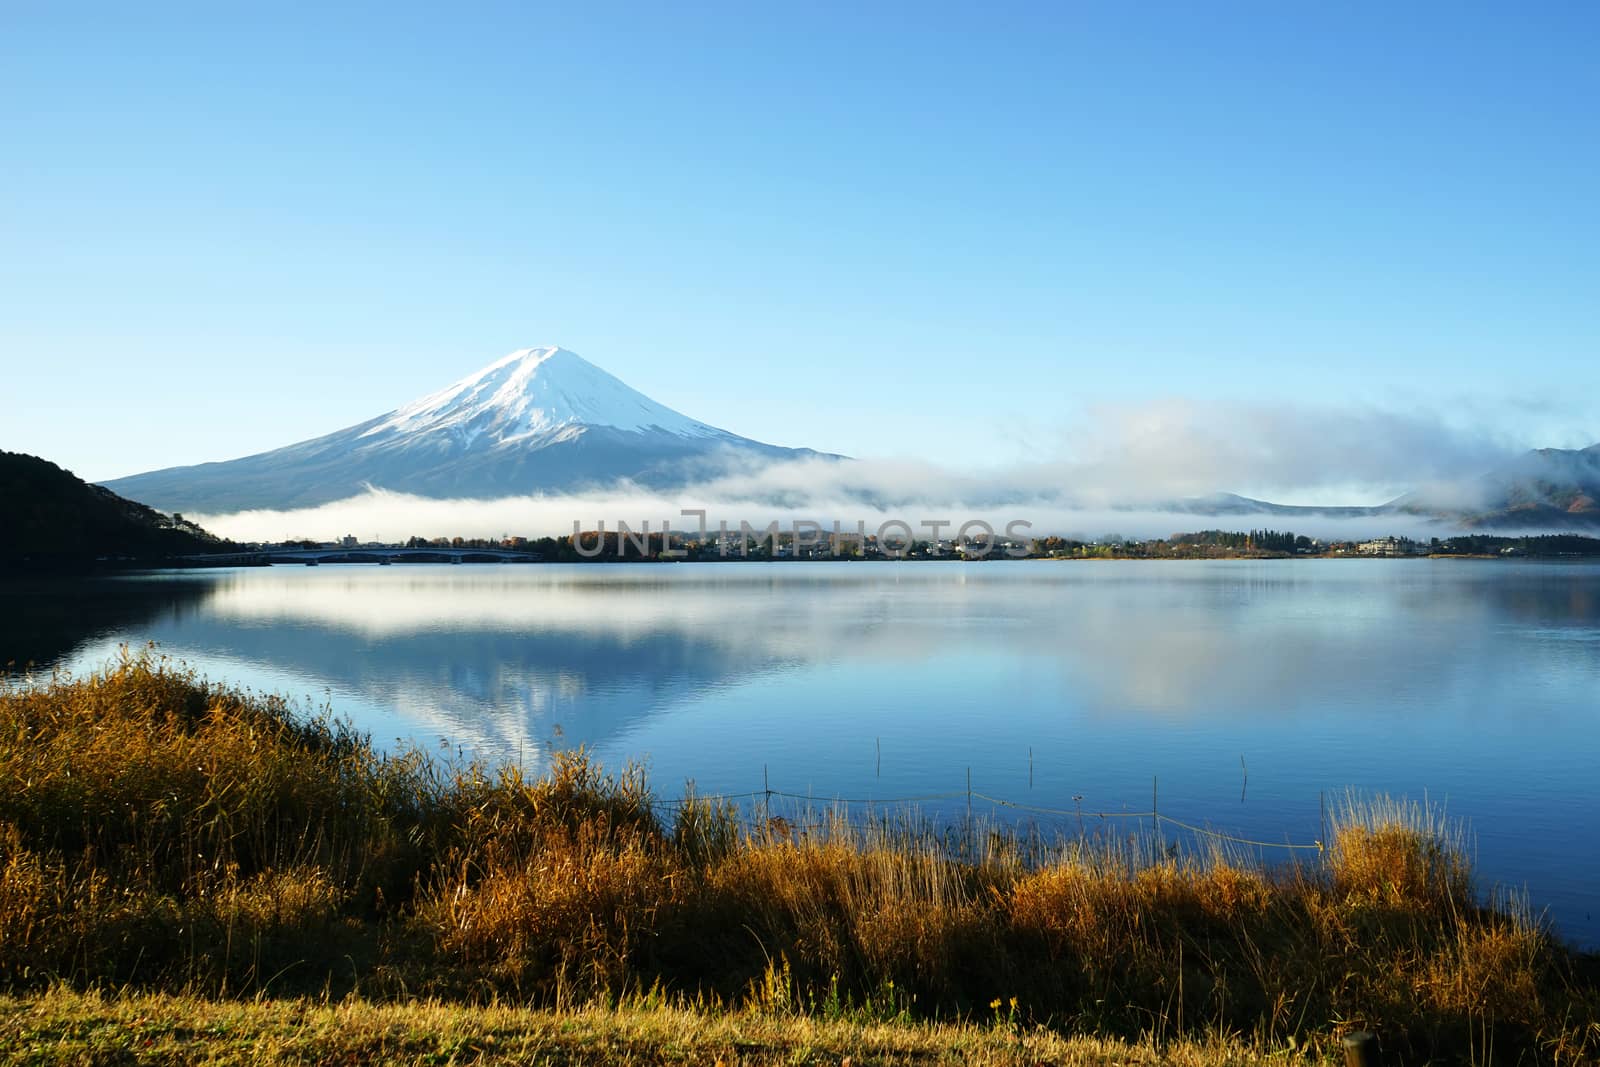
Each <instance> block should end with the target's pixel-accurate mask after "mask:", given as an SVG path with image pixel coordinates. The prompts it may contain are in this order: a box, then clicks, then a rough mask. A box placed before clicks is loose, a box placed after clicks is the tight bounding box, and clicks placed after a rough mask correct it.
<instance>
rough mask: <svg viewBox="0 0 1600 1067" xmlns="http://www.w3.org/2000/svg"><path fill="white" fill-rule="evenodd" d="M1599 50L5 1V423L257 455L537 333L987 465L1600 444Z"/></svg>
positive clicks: (642, 379) (844, 21) (663, 13)
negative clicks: (1240, 452) (1379, 416)
mask: <svg viewBox="0 0 1600 1067" xmlns="http://www.w3.org/2000/svg"><path fill="white" fill-rule="evenodd" d="M580 6H581V7H585V8H592V10H585V11H582V12H579V11H578V10H577V8H579V7H580ZM862 8H866V10H862ZM1597 41H1600V8H1597V7H1595V6H1594V5H1592V4H1570V5H1566V4H1553V3H1552V4H1535V5H1518V6H1513V5H1509V4H1505V5H1497V6H1483V5H1475V4H1461V3H1449V4H1406V5H1387V4H1376V3H1371V4H1348V5H1338V6H1334V5H1321V6H1313V5H1287V4H1278V3H1273V4H1266V3H1262V4H1248V3H1225V4H1208V5H1198V4H1171V5H1169V4H1156V3H1146V4H1139V5H1119V4H1101V5H1087V4H1083V5H1077V4H1068V3H1054V4H1046V5H1037V6H1031V5H1023V4H1011V5H1004V6H1001V7H999V8H998V9H996V7H995V6H994V5H984V6H980V5H975V4H974V5H964V6H953V5H938V4H929V3H916V4H904V5H897V4H873V5H846V4H812V5H775V4H768V5H749V4H729V5H715V4H692V5H659V4H651V5H604V6H596V5H562V6H561V7H559V8H557V7H549V8H542V7H538V6H535V5H523V4H516V5H504V6H497V5H490V4H472V5H452V6H449V7H446V6H445V5H427V6H415V7H412V6H406V5H400V4H373V5H368V6H360V5H355V4H344V5H337V10H331V11H330V10H325V9H323V8H322V7H321V6H320V5H319V6H305V7H299V8H296V7H294V6H292V5H288V4H272V5H253V6H248V5H217V4H196V5H192V6H188V5H175V4H153V5H148V6H147V5H128V4H119V5H105V6H99V5H90V4H63V3H41V4H31V3H22V4H19V3H14V2H6V3H3V4H0V362H3V365H4V370H5V376H4V380H5V383H6V386H5V390H4V394H3V395H4V396H5V397H6V399H7V403H6V405H5V414H4V416H3V421H0V447H3V448H7V449H11V450H20V451H27V452H34V453H37V454H41V455H44V456H45V457H47V458H49V459H52V460H55V461H56V462H59V463H61V464H62V465H64V466H67V467H69V468H71V469H73V470H75V471H76V472H77V473H79V474H81V475H84V476H86V477H90V478H109V477H114V476H118V475H123V474H130V473H134V472H137V471H141V470H146V469H151V468H156V467H161V466H168V465H173V464H179V463H189V462H199V461H204V460H213V459H225V458H231V457H233V456H237V455H242V454H246V453H249V452H255V451H260V450H264V449H267V448H271V447H276V446H278V445H282V444H287V443H290V442H292V441H296V440H300V439H303V438H306V437H310V436H314V435H317V434H320V433H324V432H328V431H331V430H334V429H337V428H340V427H343V426H346V425H349V424H351V423H354V422H357V421H360V420H361V419H364V418H366V417H369V416H371V415H375V414H378V413H379V412H382V411H384V410H387V409H389V408H391V407H394V406H396V405H397V404H399V403H402V402H404V401H406V400H409V399H412V398H414V397H415V396H417V395H419V394H421V393H424V392H427V391H431V390H432V389H435V388H437V387H439V386H442V385H444V384H445V383H447V382H449V381H451V380H453V379H455V378H458V377H460V376H462V375H464V374H466V373H469V372H470V371H472V370H475V369H476V368H478V367H479V366H481V365H482V364H485V363H487V362H490V361H491V360H493V359H495V358H497V357H499V356H501V355H503V354H504V353H506V352H508V351H510V350H512V349H514V348H518V347H523V346H527V345H536V344H546V343H554V344H562V345H565V346H566V347H568V348H571V349H573V350H575V351H577V352H579V353H580V354H582V355H584V356H586V357H587V358H589V359H590V360H592V361H593V362H596V363H598V364H599V365H601V366H603V367H605V368H606V369H608V370H610V371H611V372H612V373H614V374H616V375H618V376H619V377H621V378H622V379H623V380H624V381H627V382H628V383H629V384H631V385H633V386H635V387H636V388H638V389H640V390H642V391H644V392H645V393H648V394H650V395H651V396H653V397H655V398H656V399H658V400H661V401H662V402H664V403H667V404H669V405H671V406H674V407H676V408H678V409H680V410H682V411H684V412H686V413H688V414H690V415H692V416H694V417H696V418H699V419H702V420H705V421H708V422H712V423H715V424H718V425H721V426H724V427H726V428H728V429H731V430H734V431H736V432H739V433H743V434H746V435H749V436H753V437H758V438H761V439H765V440H770V441H775V442H777V443H782V444H796V445H797V444H805V445H809V446H812V447H816V448H822V449H828V450H834V451H841V452H846V453H850V454H853V455H862V456H918V457H925V458H928V459H931V460H933V461H935V462H939V463H943V464H949V465H968V466H979V467H981V466H983V465H985V464H995V463H1015V462H1017V461H1019V460H1034V459H1060V458H1069V459H1070V458H1072V454H1073V453H1074V452H1075V451H1081V450H1082V449H1084V448H1085V447H1088V446H1087V445H1086V441H1088V440H1089V439H1090V438H1093V439H1094V441H1095V442H1098V444H1100V445H1102V446H1103V445H1104V444H1105V443H1106V440H1107V439H1108V438H1109V439H1110V440H1111V441H1112V442H1113V443H1114V442H1115V440H1116V437H1117V434H1119V433H1125V432H1128V427H1130V426H1139V425H1142V424H1143V422H1147V421H1148V418H1147V415H1148V412H1150V411H1157V412H1170V411H1172V410H1174V408H1175V407H1176V408H1178V409H1181V410H1189V411H1194V410H1203V411H1207V412H1210V413H1211V414H1209V415H1207V416H1205V419H1206V420H1209V421H1207V425H1212V426H1216V425H1223V426H1225V425H1227V424H1228V423H1229V422H1230V419H1229V417H1228V414H1227V413H1228V412H1231V411H1237V410H1250V411H1261V410H1268V409H1280V410H1283V409H1286V410H1289V411H1291V412H1296V411H1299V412H1303V413H1304V416H1305V420H1307V421H1306V425H1312V426H1314V425H1316V420H1317V419H1331V420H1338V419H1340V418H1341V417H1342V414H1341V413H1347V414H1351V415H1353V416H1354V417H1357V418H1369V417H1370V416H1371V415H1372V413H1373V412H1379V413H1383V415H1384V417H1385V418H1388V417H1390V416H1394V417H1399V418H1409V417H1411V416H1416V417H1417V418H1418V419H1420V420H1422V422H1423V424H1428V425H1431V424H1434V423H1437V424H1439V425H1442V426H1446V427H1448V428H1449V429H1450V430H1451V432H1452V434H1454V435H1455V437H1456V439H1459V438H1460V437H1461V436H1462V435H1466V436H1474V435H1476V436H1481V437H1483V438H1484V439H1486V440H1490V441H1492V442H1494V444H1495V445H1496V446H1504V447H1508V448H1509V447H1520V446H1523V445H1531V444H1550V445H1564V446H1576V445H1584V444H1589V443H1593V442H1594V441H1596V440H1600V419H1596V418H1595V417H1594V410H1595V409H1594V407H1593V400H1592V398H1593V397H1594V396H1595V395H1596V387H1597V386H1600V358H1597V355H1600V314H1597V312H1596V311H1595V306H1594V305H1595V299H1594V293H1595V291H1596V290H1597V284H1596V283H1597V282H1600V270H1597V268H1600V207H1597V198H1596V196H1595V189H1596V188H1600V130H1597V128H1596V126H1597V115H1600V65H1597V64H1595V63H1594V62H1593V56H1594V49H1595V47H1596V42H1597ZM1108 412H1110V413H1111V414H1110V415H1108V414H1107V413H1108ZM1218 412H1220V413H1222V414H1221V415H1218V414H1216V413H1218ZM1141 420H1143V422H1142V421H1141ZM1291 421H1292V420H1291ZM1240 424H1241V425H1259V422H1254V423H1253V422H1251V420H1248V419H1246V420H1240ZM1108 427H1111V429H1108ZM1375 446H1376V447H1383V446H1384V442H1381V441H1379V442H1375ZM1468 451H1470V450H1468ZM1474 455H1476V454H1475V453H1474ZM1403 476H1404V471H1401V473H1400V474H1399V475H1397V476H1396V480H1403ZM1322 480H1323V482H1324V483H1326V482H1327V481H1328V478H1327V477H1326V476H1323V478H1322ZM1223 483H1224V484H1219V486H1218V488H1222V489H1235V490H1253V489H1261V488H1265V489H1274V490H1276V491H1278V492H1279V495H1280V496H1285V495H1287V496H1293V492H1292V490H1294V488H1295V487H1293V486H1285V485H1277V486H1264V487H1263V486H1258V485H1254V484H1239V483H1237V482H1229V481H1228V480H1227V478H1226V477H1223ZM1303 488H1305V490H1306V492H1307V493H1310V495H1313V496H1314V495H1316V492H1317V491H1318V490H1319V486H1318V485H1309V486H1307V487H1303ZM1323 488H1326V487H1325V486H1324V487H1323Z"/></svg>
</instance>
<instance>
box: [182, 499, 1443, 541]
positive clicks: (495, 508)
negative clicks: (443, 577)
mask: <svg viewBox="0 0 1600 1067" xmlns="http://www.w3.org/2000/svg"><path fill="white" fill-rule="evenodd" d="M1007 496H1008V499H1006V500H1003V501H1002V500H996V499H994V494H992V493H980V494H977V495H976V497H975V499H971V500H962V499H959V498H942V499H935V498H920V499H919V498H915V497H911V496H908V495H905V494H897V495H896V496H895V497H894V498H893V499H892V500H878V501H874V502H867V501H863V500H861V499H859V498H849V497H832V498H816V497H811V498H806V499H787V500H774V499H773V498H772V497H771V496H770V495H767V494H759V495H740V494H732V495H730V494H727V493H724V492H713V491H711V490H709V489H708V488H706V487H694V488H692V489H687V490H684V491H682V492H681V493H680V492H670V493H656V492H649V491H645V490H640V489H637V488H635V487H630V486H617V487H613V488H611V489H608V490H603V491H595V492H592V493H581V494H562V495H540V496H520V497H503V498H500V499H495V500H435V499H429V498H426V497H417V496H410V495H407V494H403V493H391V492H387V491H384V490H381V489H371V490H369V491H367V492H366V493H364V494H362V495H360V496H355V497H351V498H349V499H346V500H341V501H337V502H335V503H332V504H324V505H322V506H320V507H315V508H306V509H301V510H294V511H246V512H240V513H237V514H232V515H205V516H196V517H195V518H196V519H197V520H198V521H199V522H200V523H201V524H202V525H203V526H205V527H206V529H208V530H211V531H212V532H214V533H217V534H220V535H222V536H224V537H228V538H231V539H233V540H238V541H284V540H301V539H309V540H314V541H330V540H334V539H336V538H339V537H342V536H344V535H346V534H353V535H355V536H356V537H357V538H359V539H361V540H363V541H366V540H378V541H385V542H395V541H404V540H406V539H407V538H410V537H413V536H417V537H423V538H434V537H467V538H473V537H484V538H500V537H502V536H505V535H512V536H523V537H530V538H531V537H541V536H563V535H567V534H571V533H572V532H573V530H574V527H575V525H576V527H577V528H579V529H583V530H593V529H597V528H598V527H599V526H600V524H601V523H602V522H604V524H605V528H606V529H608V530H615V529H616V528H617V523H618V522H619V521H621V522H625V523H627V524H628V526H629V527H630V528H631V529H634V530H638V529H640V528H641V527H642V526H643V524H644V523H646V522H648V523H649V528H650V529H651V530H653V531H660V530H661V529H662V528H663V526H664V525H669V526H670V527H671V528H672V529H674V530H682V531H686V532H693V531H696V530H698V529H700V528H701V519H700V517H699V516H698V515H695V514H688V515H685V514H684V512H685V511H703V512H704V513H705V525H706V528H707V529H708V530H710V531H711V532H713V533H714V532H715V531H717V529H718V528H719V524H721V523H726V524H727V526H728V528H729V529H731V530H734V531H737V530H738V529H739V526H740V523H741V522H745V523H749V524H750V525H751V526H753V527H764V526H766V525H768V524H769V523H773V522H776V523H778V524H779V525H780V528H781V529H783V530H785V531H787V530H790V529H792V528H793V526H794V524H795V523H796V522H803V521H809V522H815V523H819V524H821V525H822V526H823V528H824V529H832V526H833V524H834V523H835V522H837V523H839V525H840V528H841V529H843V530H847V531H854V530H856V529H857V524H858V523H861V524H865V528H866V531H867V532H868V533H876V532H877V531H878V529H879V527H880V526H882V525H883V524H884V523H886V522H889V521H892V520H893V521H899V522H904V523H907V524H909V525H910V526H911V527H912V528H913V530H915V532H916V535H917V536H918V537H919V538H929V537H932V536H935V535H936V534H937V536H942V537H953V536H955V535H956V534H957V532H958V529H959V527H960V526H961V525H962V524H963V523H967V522H980V521H981V522H984V523H987V524H988V525H989V527H990V528H992V529H994V530H995V531H997V532H999V533H1001V534H1002V535H1003V534H1005V532H1006V530H1007V528H1008V525H1009V524H1015V525H1011V526H1010V528H1011V530H1012V532H1013V533H1014V534H1015V535H1016V536H1018V537H1019V538H1027V537H1044V536H1048V535H1052V534H1053V535H1058V536H1062V537H1070V538H1074V539H1078V540H1086V541H1095V540H1103V539H1106V538H1107V537H1109V536H1111V535H1117V536H1121V537H1124V538H1129V539H1146V538H1152V537H1166V536H1167V535H1169V534H1172V533H1178V532H1190V531H1195V530H1205V529H1226V530H1248V529H1252V528H1271V529H1276V530H1292V531H1293V532H1294V533H1297V534H1305V535H1307V536H1311V537H1318V538H1321V539H1323V540H1352V539H1359V538H1366V537H1375V536H1380V535H1385V534H1395V535H1398V536H1410V537H1420V538H1424V539H1426V538H1428V537H1443V536H1447V535H1449V534H1452V533H1456V532H1459V531H1458V530H1457V529H1456V528H1455V527H1454V526H1451V525H1446V524H1441V523H1437V522H1430V521H1427V520H1425V519H1422V518H1420V517H1416V516H1404V515H1376V516H1363V517H1355V518H1340V517H1333V516H1327V515H1319V514H1315V513H1306V514H1304V515H1281V514H1271V513H1240V514H1232V513H1230V514H1225V515H1203V514H1194V513H1190V512H1182V511H1175V510H1163V509H1156V508H1125V509H1124V508H1105V507H1100V508H1095V507H1081V506H1073V505H1072V504H1070V503H1066V502H1063V501H1061V500H1058V499H1050V498H1047V497H1046V498H1041V497H1034V498H1031V499H1030V498H1025V497H1021V496H1011V495H1010V494H1007ZM930 523H941V524H943V525H942V526H940V527H939V528H938V529H937V530H935V529H934V528H933V527H931V526H929V525H928V524H930ZM968 532H969V533H978V532H981V527H974V528H972V529H970V530H969V531H968Z"/></svg>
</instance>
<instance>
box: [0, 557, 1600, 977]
mask: <svg viewBox="0 0 1600 1067" xmlns="http://www.w3.org/2000/svg"><path fill="white" fill-rule="evenodd" d="M0 599H5V600H8V601H10V602H9V603H5V604H3V605H0V606H3V607H4V608H5V609H6V610H5V611H4V618H6V619H7V620H8V621H6V622H4V623H0V640H3V641H4V642H5V647H0V662H3V661H4V660H7V659H18V660H24V659H32V660H35V661H38V662H49V661H55V662H59V663H61V664H63V665H66V666H69V667H71V668H72V669H74V670H83V669H87V668H90V667H93V666H96V665H99V664H100V663H102V662H104V661H105V660H106V659H108V658H109V657H111V656H112V655H114V654H115V651H116V649H117V646H118V645H119V644H121V643H130V644H134V645H140V644H143V643H144V642H146V641H155V642H157V643H158V644H159V646H160V648H161V650H162V651H164V652H166V653H168V654H170V655H172V656H174V657H178V658H181V659H184V660H186V661H188V662H189V663H191V664H193V665H195V666H196V667H198V668H200V669H201V670H202V671H203V672H204V673H206V674H208V675H210V676H212V677H213V678H222V679H227V680H230V681H233V682H237V683H240V684H244V685H249V686H254V687H258V688H267V689H271V690H275V691H280V692H285V693H289V694H294V695H296V696H300V697H302V698H303V699H304V702H305V706H306V707H321V706H323V705H326V704H331V706H332V708H333V710H334V711H335V713H337V714H340V715H342V716H345V717H348V718H351V719H353V720H355V722H356V723H357V724H358V725H360V726H361V727H362V728H364V729H366V730H369V731H370V732H371V733H372V734H373V735H374V737H375V738H377V739H378V740H379V741H380V742H381V743H385V744H391V743H394V741H395V740H404V741H408V742H414V743H420V744H425V745H429V746H434V745H437V744H438V743H439V742H440V740H441V739H447V740H448V741H449V742H450V743H451V744H452V746H455V747H457V748H459V749H461V750H464V751H466V752H467V753H469V754H471V755H474V756H482V757H487V758H491V759H497V760H499V759H506V760H512V761H515V760H519V759H520V760H521V761H522V762H523V763H524V764H526V765H528V766H529V767H530V768H536V767H538V766H539V765H541V764H542V763H543V761H544V760H545V759H546V758H547V755H548V753H549V752H550V750H551V749H552V748H553V747H571V746H574V745H577V744H580V743H581V744H585V745H587V746H589V747H590V749H591V750H593V751H594V752H595V753H597V754H598V756H599V757H600V758H601V759H602V760H603V761H605V762H606V763H607V764H608V765H610V764H621V763H622V762H624V761H626V760H629V759H634V760H642V761H647V763H648V766H649V768H650V773H651V777H652V780H653V781H654V783H655V785H656V787H657V789H658V790H659V791H660V792H662V793H664V794H667V795H676V794H677V793H679V792H680V791H681V789H682V785H683V783H684V781H685V780H686V779H691V778H692V779H694V780H695V783H696V785H697V787H698V788H699V789H701V790H702V791H717V792H727V793H743V792H747V791H751V790H760V789H762V788H763V783H764V782H766V783H768V784H769V785H770V787H771V788H772V789H778V790H786V791H791V792H795V793H800V794H810V795H813V796H815V797H817V798H819V799H826V798H831V797H849V798H874V799H877V800H888V799H892V798H897V797H903V796H908V795H914V794H915V795H920V794H927V793H941V792H946V791H953V792H957V793H963V796H962V797H961V798H959V799H954V800H946V801H930V802H926V803H924V804H923V805H922V806H921V810H923V811H925V812H928V813H930V814H932V815H934V816H935V817H946V818H951V819H956V818H959V817H961V815H962V814H964V812H965V805H966V801H965V797H964V790H965V789H966V783H967V775H968V773H969V770H970V774H971V781H972V787H973V789H975V790H977V791H979V792H981V793H985V794H989V795H992V796H995V797H1002V798H1007V799H1010V800H1013V801H1016V802H1018V803H1021V804H1027V805H1031V806H1034V807H1040V808H1052V809H1058V810H1061V811H1067V812H1072V811H1075V810H1076V809H1078V808H1079V807H1081V808H1082V809H1083V810H1085V811H1143V810H1148V809H1149V808H1150V806H1151V802H1152V801H1151V798H1152V784H1153V782H1154V783H1155V784H1156V789H1157V795H1158V804H1159V807H1160V810H1161V812H1162V813H1163V814H1164V815H1170V816H1173V817H1176V818H1180V819H1184V820H1186V821H1189V822H1195V823H1205V824H1208V825H1210V826H1214V827H1217V828H1219V829H1226V830H1228V831H1231V832H1234V833H1238V834H1241V835H1244V836H1247V837H1251V838H1258V839H1262V840H1268V841H1274V842H1286V841H1293V842H1310V841H1313V840H1314V839H1315V838H1316V837H1317V836H1318V829H1319V825H1320V818H1319V807H1320V799H1321V798H1322V796H1324V795H1326V796H1327V797H1328V798H1330V803H1331V802H1332V798H1335V797H1337V796H1342V795H1343V794H1344V792H1345V790H1346V789H1348V788H1352V787H1353V788H1357V789H1362V790H1370V791H1377V790H1382V791H1387V792H1390V793H1394V794H1403V795H1405V796H1407V797H1411V798H1414V799H1418V800H1420V799H1423V798H1424V797H1426V798H1428V799H1429V800H1431V801H1433V802H1435V803H1437V804H1441V805H1444V806H1446V809H1447V811H1448V813H1449V814H1450V815H1452V816H1458V817H1462V818H1465V819H1467V820H1469V821H1470V823H1471V826H1472V828H1473V830H1474V831H1475V839H1476V845H1475V847H1476V853H1477V858H1478V862H1479V869H1480V871H1481V873H1482V875H1483V878H1484V880H1485V882H1486V883H1487V882H1502V883H1506V884H1509V885H1514V886H1517V887H1522V886H1526V887H1527V889H1528V891H1529V893H1530V896H1531V897H1532V900H1533V903H1534V905H1535V907H1536V908H1538V909H1548V911H1549V913H1550V915H1551V917H1552V918H1553V919H1554V920H1555V922H1556V923H1557V925H1558V927H1559V928H1560V929H1561V931H1562V932H1563V933H1564V934H1566V935H1567V936H1569V937H1571V938H1573V939H1575V940H1579V941H1582V942H1585V943H1587V944H1591V945H1593V944H1597V943H1600V908H1597V907H1596V906H1595V895H1594V887H1595V886H1596V885H1597V884H1600V847H1597V846H1596V843H1595V841H1594V835H1595V832H1596V830H1597V829H1600V789H1597V788H1596V785H1595V780H1596V763H1597V758H1600V567H1596V566H1591V565H1583V564H1539V563H1511V562H1481V561H1464V560H1392V561H1389V560H1349V561H1345V560H1337V561H1307V560H1285V561H1259V562H1258V561H1217V562H1195V563H1169V562H1055V563H1052V562H1038V563H1016V562H1003V563H1002V562H992V563H979V564H959V563H947V564H939V563H933V564H929V563H902V564H893V563H884V564H859V563H848V564H839V563H834V564H829V563H821V564H781V563H780V564H744V563H734V564H698V565H697V564H680V565H672V566H656V565H621V566H600V565H577V566H559V565H543V566H521V567H516V566H448V565H446V566H421V565H419V566H394V567H383V568H379V567H360V566H324V567H318V568H306V567H276V568H266V569H247V570H238V571H209V572H187V573H181V574H174V573H164V574H153V575H145V576H139V577H129V578H122V579H116V580H105V581H99V582H93V583H85V584H82V585H80V586H78V587H76V588H75V589H74V591H73V592H72V594H71V595H70V596H69V597H62V596H61V595H60V590H59V589H54V590H53V589H52V587H49V586H38V587H16V588H13V589H11V590H9V591H6V592H5V595H4V597H3V598H0ZM62 603H67V604H68V605H70V608H71V610H70V611H61V610H56V609H50V608H48V607H47V606H48V605H50V604H55V605H60V604H62ZM52 610H54V611H55V613H54V614H50V613H49V612H50V611H52ZM1030 754H1031V755H1030ZM1246 772H1247V773H1248V782H1246ZM979 806H980V807H981V808H985V809H987V811H986V813H989V814H994V815H995V816H996V817H998V818H1002V819H1011V820H1017V819H1025V820H1034V821H1036V823H1037V825H1039V827H1040V828H1041V829H1042V830H1045V831H1046V832H1063V833H1076V832H1077V829H1078V825H1079V822H1078V819H1077V816H1076V815H1051V814H1036V813H1027V812H1022V811H1019V810H1018V809H1004V808H1001V809H994V808H988V806H987V805H983V804H981V803H980V805H979ZM1088 822H1089V823H1090V824H1094V820H1093V819H1090V820H1088ZM1106 825H1110V824H1106ZM1272 855H1278V856H1280V857H1281V856H1286V855H1287V853H1272Z"/></svg>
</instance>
